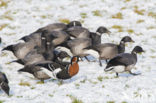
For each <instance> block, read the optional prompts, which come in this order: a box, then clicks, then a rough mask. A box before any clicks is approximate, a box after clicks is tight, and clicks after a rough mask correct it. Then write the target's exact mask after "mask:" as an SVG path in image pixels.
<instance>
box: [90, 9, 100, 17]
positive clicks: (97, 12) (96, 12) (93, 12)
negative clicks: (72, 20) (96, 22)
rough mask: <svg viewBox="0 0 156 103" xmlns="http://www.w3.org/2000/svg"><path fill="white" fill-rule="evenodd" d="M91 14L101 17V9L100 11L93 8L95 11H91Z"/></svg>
mask: <svg viewBox="0 0 156 103" xmlns="http://www.w3.org/2000/svg"><path fill="white" fill-rule="evenodd" d="M92 14H93V15H94V16H99V17H102V13H101V11H100V10H95V11H92Z"/></svg>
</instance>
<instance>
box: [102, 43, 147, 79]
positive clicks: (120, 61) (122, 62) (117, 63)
mask: <svg viewBox="0 0 156 103" xmlns="http://www.w3.org/2000/svg"><path fill="white" fill-rule="evenodd" d="M141 52H144V50H143V49H142V48H141V47H140V46H136V47H135V48H134V49H133V50H132V52H131V54H130V53H121V54H118V55H117V56H116V57H114V58H112V59H111V60H110V61H109V62H108V64H107V66H106V68H105V69H104V71H106V72H107V71H111V70H112V71H114V72H116V75H117V76H118V73H122V72H125V71H128V72H129V73H130V74H132V75H137V74H135V73H132V72H131V70H132V69H133V68H134V66H135V64H136V63H137V53H141Z"/></svg>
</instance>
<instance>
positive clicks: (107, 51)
mask: <svg viewBox="0 0 156 103" xmlns="http://www.w3.org/2000/svg"><path fill="white" fill-rule="evenodd" d="M126 42H134V41H133V40H132V39H131V37H129V36H125V37H123V38H122V39H121V41H120V44H119V45H117V44H113V43H103V44H98V45H95V46H94V45H93V46H92V47H91V48H92V49H94V50H95V51H97V52H98V54H99V56H98V57H99V63H100V66H102V63H101V60H103V59H104V60H106V62H107V60H109V59H112V58H113V57H115V56H116V55H117V54H119V53H124V52H125V43H126Z"/></svg>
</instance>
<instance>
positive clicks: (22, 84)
mask: <svg viewBox="0 0 156 103" xmlns="http://www.w3.org/2000/svg"><path fill="white" fill-rule="evenodd" d="M19 85H20V86H30V83H29V82H24V81H21V82H20V83H19Z"/></svg>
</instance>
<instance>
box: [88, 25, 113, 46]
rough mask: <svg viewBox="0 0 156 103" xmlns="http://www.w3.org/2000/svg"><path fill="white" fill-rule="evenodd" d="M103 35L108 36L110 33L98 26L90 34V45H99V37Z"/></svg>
mask: <svg viewBox="0 0 156 103" xmlns="http://www.w3.org/2000/svg"><path fill="white" fill-rule="evenodd" d="M103 33H107V34H110V33H111V32H110V31H109V30H108V29H107V28H106V27H104V26H100V27H99V28H98V29H97V30H96V32H90V38H91V39H92V45H93V46H94V45H98V44H101V36H102V34H103Z"/></svg>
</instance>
